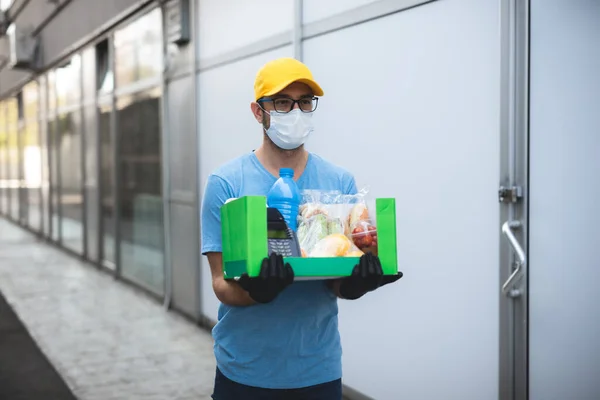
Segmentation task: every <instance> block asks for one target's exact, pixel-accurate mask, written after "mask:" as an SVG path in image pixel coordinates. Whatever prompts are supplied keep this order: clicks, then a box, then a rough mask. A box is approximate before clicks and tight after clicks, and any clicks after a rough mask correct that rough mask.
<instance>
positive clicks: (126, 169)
mask: <svg viewBox="0 0 600 400" xmlns="http://www.w3.org/2000/svg"><path fill="white" fill-rule="evenodd" d="M0 5H1V6H2V8H3V11H2V14H0V15H1V16H0V33H1V34H2V35H1V36H0V66H1V69H0V214H1V215H3V216H4V217H6V218H8V219H10V220H12V221H14V222H15V223H17V224H19V225H21V226H23V227H25V228H27V229H29V230H31V231H32V232H34V233H36V234H37V235H39V237H40V238H43V239H44V240H47V241H49V242H50V243H53V244H55V245H57V246H60V247H61V248H64V249H65V250H66V251H69V252H71V253H73V254H74V255H76V256H79V257H82V258H84V259H86V260H88V261H89V262H90V263H91V264H92V265H94V266H96V267H98V268H101V269H103V270H105V271H106V272H107V273H109V274H113V275H114V276H115V277H117V278H118V279H122V280H124V281H127V282H129V283H131V284H132V285H136V286H138V287H140V288H143V289H144V290H146V291H147V292H148V293H149V294H151V295H153V296H155V297H156V298H157V299H158V300H160V301H163V302H164V304H165V306H167V307H169V308H173V309H175V310H177V311H179V312H181V313H183V314H185V315H187V316H188V317H189V318H191V319H193V320H195V321H197V322H198V323H199V324H200V325H202V326H205V327H210V326H211V324H212V323H214V321H215V320H216V319H217V307H218V300H217V299H216V297H215V296H214V294H213V291H212V284H211V278H210V270H209V267H208V263H207V260H206V259H205V258H204V257H202V256H201V255H200V253H199V251H200V245H199V242H200V238H199V236H200V235H199V231H200V222H201V221H200V218H199V214H200V213H199V210H200V202H201V199H202V193H203V188H204V185H205V182H206V178H207V176H208V174H209V173H210V172H211V171H212V170H213V169H214V168H216V167H218V166H219V165H220V164H222V163H224V162H226V161H228V160H230V159H232V158H234V157H237V156H239V155H241V154H243V153H245V152H249V151H251V150H252V149H255V148H257V146H259V145H260V142H261V140H262V132H261V127H260V125H258V124H257V123H256V121H255V120H254V118H253V116H252V114H251V112H250V107H249V105H250V102H251V101H252V99H253V97H252V95H253V81H254V77H255V74H256V72H257V70H258V69H259V68H260V67H261V66H262V65H263V64H264V63H265V62H267V61H269V60H271V59H274V58H277V57H281V56H290V57H296V58H298V59H301V60H303V61H304V62H305V63H307V65H308V66H309V67H310V68H311V69H312V70H313V72H314V74H315V78H316V80H317V81H318V82H319V83H320V84H321V85H322V86H323V89H324V91H325V95H324V96H323V98H322V99H321V100H320V101H319V109H318V110H317V111H316V113H315V116H314V120H315V125H316V128H317V130H316V132H315V134H314V135H313V136H312V137H311V138H310V141H309V143H308V144H307V147H308V148H309V150H311V151H315V152H318V153H319V154H321V155H322V156H324V157H325V158H327V159H329V160H331V161H333V162H335V163H337V164H339V165H342V166H344V167H346V168H348V169H350V170H351V171H352V172H354V173H355V176H356V179H357V181H358V184H359V186H361V187H363V186H369V190H370V193H371V194H372V195H373V196H377V197H395V198H396V199H397V204H398V210H397V218H398V228H397V230H398V232H397V237H398V249H399V265H400V266H401V267H400V269H401V270H402V271H403V272H404V274H405V277H404V278H403V279H402V280H401V281H400V282H398V283H397V284H395V286H394V287H393V288H392V287H389V288H387V287H386V288H385V289H383V290H381V291H377V292H375V293H373V294H369V295H368V296H366V297H365V298H364V299H361V300H360V301H357V302H344V301H340V331H341V335H342V343H343V346H344V359H343V363H344V383H345V390H346V392H347V393H348V395H349V397H350V398H356V399H361V398H374V399H378V400H387V399H390V400H395V399H400V398H407V399H422V400H428V399H448V400H453V399H501V400H508V399H511V400H512V399H519V400H520V399H528V398H529V399H533V400H538V399H539V400H541V399H544V400H552V399H557V400H558V399H561V400H562V399H566V398H578V399H592V398H594V399H595V398H600V383H599V381H598V380H597V379H596V377H597V374H598V371H600V362H599V361H598V360H600V357H598V354H599V353H598V349H599V348H600V347H598V346H599V341H598V338H599V337H600V323H599V322H598V321H597V318H593V316H594V315H597V312H598V306H597V305H598V304H600V297H599V293H600V292H599V291H598V290H597V289H596V288H595V286H594V282H597V281H598V278H599V276H598V272H597V271H600V269H599V268H597V267H598V265H600V253H599V251H598V246H597V241H598V238H600V230H599V229H600V228H599V227H600V219H599V217H598V216H599V214H598V212H597V211H596V209H597V206H596V204H595V203H594V202H593V199H595V198H597V197H598V195H600V180H598V179H597V176H596V175H597V172H596V173H594V171H600V157H598V155H597V154H598V149H600V142H599V141H598V140H599V139H598V138H600V135H598V132H600V122H599V121H598V119H597V117H596V115H597V109H598V107H597V105H598V104H600V97H599V96H600V95H599V93H600V75H598V70H599V68H598V66H600V48H599V47H598V45H597V43H598V42H599V41H600V24H599V23H598V21H599V17H598V16H599V15H600V2H598V1H594V0H575V1H572V0H527V1H520V0H506V1H505V0H328V1H320V0H286V1H281V0H280V1H275V0H254V1H247V0H169V1H148V0H112V1H109V0H53V1H50V0H48V1H45V0H14V1H6V0H4V1H2V3H1V4H0ZM561 163H562V164H561ZM565 215H570V218H566V217H565ZM565 266H568V268H571V270H570V271H571V272H572V273H567V272H565ZM561 288H562V289H561ZM560 293H570V296H566V295H565V296H563V295H561V294H560ZM123 306H124V307H126V306H127V305H123ZM565 321H567V322H568V323H565ZM565 342H568V343H569V345H568V346H565V345H564V344H565Z"/></svg>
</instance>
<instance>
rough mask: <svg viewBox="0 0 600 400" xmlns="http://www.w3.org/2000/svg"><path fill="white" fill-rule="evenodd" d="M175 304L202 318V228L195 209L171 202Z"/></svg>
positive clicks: (192, 315)
mask: <svg viewBox="0 0 600 400" xmlns="http://www.w3.org/2000/svg"><path fill="white" fill-rule="evenodd" d="M170 213H171V232H170V234H171V268H172V290H173V297H172V304H173V307H174V308H175V309H177V310H180V311H182V312H183V313H185V314H188V315H189V316H190V317H192V318H197V317H198V315H199V296H200V294H199V291H198V275H199V269H200V266H199V263H198V256H197V254H199V251H198V243H199V240H198V234H197V232H198V229H197V227H196V224H197V215H196V211H195V208H194V207H193V206H192V205H189V204H181V203H177V202H173V201H172V202H171V203H170Z"/></svg>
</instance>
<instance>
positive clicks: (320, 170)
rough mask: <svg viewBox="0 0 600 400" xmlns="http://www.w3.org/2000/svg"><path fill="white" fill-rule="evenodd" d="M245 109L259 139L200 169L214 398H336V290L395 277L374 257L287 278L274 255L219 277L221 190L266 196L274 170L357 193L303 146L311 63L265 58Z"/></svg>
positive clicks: (311, 96)
mask: <svg viewBox="0 0 600 400" xmlns="http://www.w3.org/2000/svg"><path fill="white" fill-rule="evenodd" d="M254 90H255V101H254V102H253V103H252V104H251V109H252V113H253V114H254V117H255V118H256V120H257V121H258V123H260V124H261V126H262V129H263V136H264V138H263V143H262V145H261V146H260V147H259V148H258V149H257V150H256V151H253V152H249V153H248V154H245V155H243V156H241V157H239V158H237V159H235V160H233V161H230V162H229V163H227V164H225V165H223V166H221V167H220V168H218V169H217V170H216V171H214V172H213V173H212V174H210V176H209V177H208V181H207V184H206V188H205V192H204V199H203V202H202V254H204V255H206V256H207V257H208V261H209V264H210V269H211V273H212V284H213V289H214V292H215V294H216V296H217V298H218V299H219V300H220V302H221V305H220V307H219V313H218V323H217V325H216V326H215V327H214V329H213V337H214V341H215V344H214V352H215V357H216V360H217V371H216V377H215V388H214V393H213V399H215V400H230V399H231V400H234V399H236V400H237V399H244V400H253V399H285V400H294V399H298V400H309V399H314V400H339V399H341V398H342V389H341V377H342V362H341V356H342V349H341V345H340V336H339V331H338V306H337V298H345V299H357V298H359V297H361V296H363V295H364V294H365V293H367V292H369V291H372V290H375V289H376V288H378V287H380V286H382V285H384V284H386V283H390V282H393V281H396V280H398V279H399V278H400V277H401V273H399V274H398V275H397V276H385V277H383V276H382V270H381V264H380V263H379V259H378V258H377V257H375V256H372V255H371V254H367V255H364V256H363V257H361V260H360V263H359V265H357V266H356V268H355V269H354V273H353V274H352V276H351V277H348V278H344V279H339V280H333V281H298V282H294V283H293V284H292V282H293V271H292V269H291V268H290V266H289V264H286V265H284V263H283V258H282V257H281V256H277V255H274V254H272V255H270V256H269V257H267V258H265V259H264V260H263V265H262V270H261V277H260V278H252V279H251V278H248V277H247V276H243V277H242V278H241V279H240V280H239V281H237V282H235V281H229V280H227V281H226V280H225V279H224V278H223V272H222V257H221V251H222V247H221V225H220V223H221V222H220V208H221V206H222V205H223V204H224V203H225V201H227V200H228V199H230V198H237V197H242V196H248V195H262V196H265V195H266V194H267V192H268V191H269V189H270V188H271V186H272V185H273V183H275V181H276V179H277V178H278V176H279V169H280V168H293V170H294V179H296V180H297V183H298V186H299V187H300V189H301V190H303V189H319V190H340V191H342V192H344V193H346V194H354V193H356V184H355V181H354V177H353V176H352V175H351V174H350V173H349V172H348V171H346V170H345V169H342V168H340V167H337V166H335V165H333V164H331V163H329V162H327V161H325V160H324V159H322V158H321V157H319V156H317V155H316V154H313V153H309V152H307V151H306V150H305V149H304V142H305V141H306V139H307V138H308V137H309V135H310V134H311V132H312V131H313V128H312V121H311V117H312V115H313V112H314V111H315V109H316V108H317V102H318V98H317V96H322V95H323V90H322V89H321V87H320V86H319V85H318V84H317V82H315V80H314V79H313V76H312V73H311V72H310V70H309V69H308V68H307V67H306V66H305V65H304V64H302V63H301V62H299V61H297V60H295V59H292V58H281V59H277V60H274V61H271V62H269V63H267V64H266V65H264V66H263V67H262V68H261V69H260V71H259V72H258V74H257V76H256V81H255V84H254Z"/></svg>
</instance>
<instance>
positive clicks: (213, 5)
mask: <svg viewBox="0 0 600 400" xmlns="http://www.w3.org/2000/svg"><path fill="white" fill-rule="evenodd" d="M198 1H199V6H198V30H199V32H198V35H197V36H198V46H199V47H198V48H199V53H198V54H199V55H200V58H201V59H207V58H214V57H218V56H220V55H222V54H223V53H227V52H230V51H233V50H235V49H238V48H240V47H244V46H246V45H250V44H253V43H255V42H257V41H260V40H262V39H266V38H269V37H272V36H273V35H277V34H283V33H285V34H288V35H289V36H290V39H291V34H292V33H291V30H292V26H293V21H294V1H292V0H289V1H279V0H254V1H247V0H198ZM232 27H235V28H232Z"/></svg>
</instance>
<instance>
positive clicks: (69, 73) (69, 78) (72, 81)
mask: <svg viewBox="0 0 600 400" xmlns="http://www.w3.org/2000/svg"><path fill="white" fill-rule="evenodd" d="M55 87H56V106H57V108H60V107H64V106H71V105H75V104H77V103H78V102H79V100H80V99H81V56H80V55H78V54H77V55H75V56H73V57H72V58H71V60H70V61H69V63H68V64H67V65H65V66H64V67H61V68H58V69H57V70H56V81H55Z"/></svg>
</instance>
